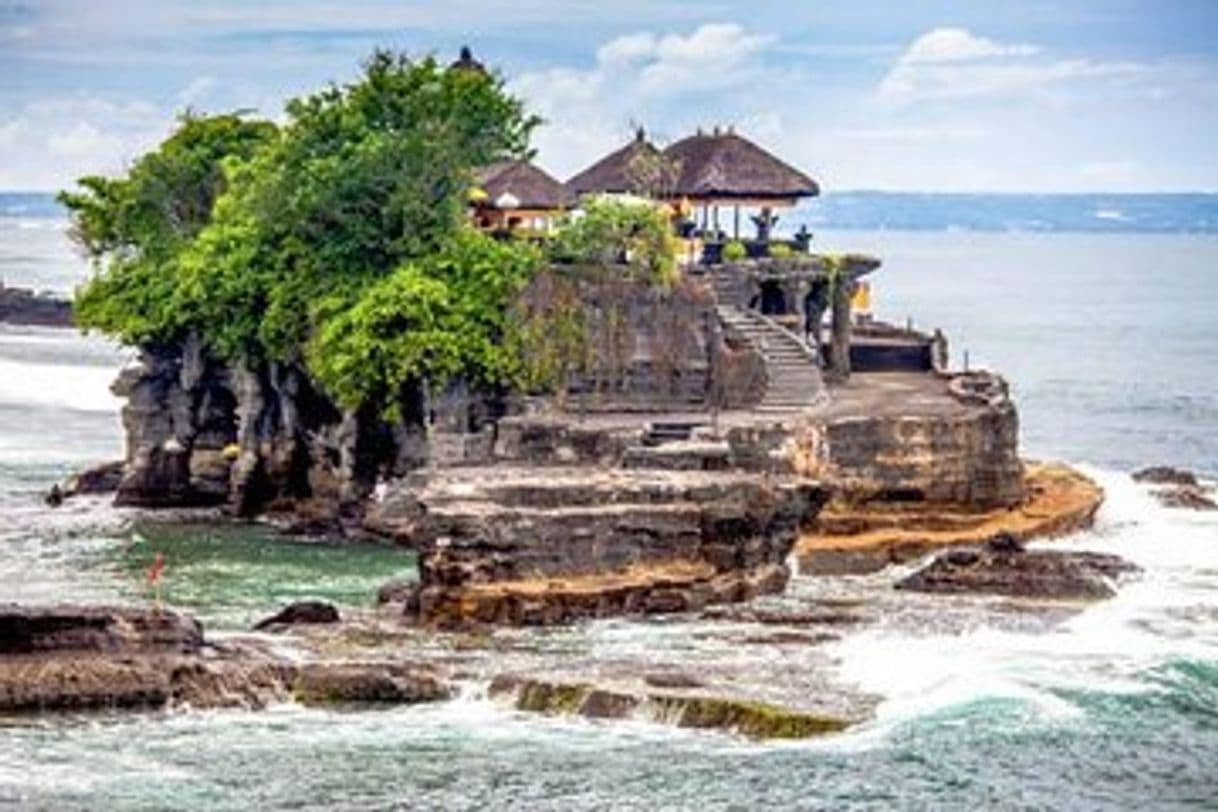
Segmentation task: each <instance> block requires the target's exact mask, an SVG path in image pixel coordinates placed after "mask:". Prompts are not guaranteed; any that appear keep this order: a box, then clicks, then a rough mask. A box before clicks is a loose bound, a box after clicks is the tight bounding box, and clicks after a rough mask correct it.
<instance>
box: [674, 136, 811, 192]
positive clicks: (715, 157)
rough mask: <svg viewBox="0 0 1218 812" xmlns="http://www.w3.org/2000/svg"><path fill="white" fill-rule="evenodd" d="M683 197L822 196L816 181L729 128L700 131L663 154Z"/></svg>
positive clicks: (676, 190) (676, 189)
mask: <svg viewBox="0 0 1218 812" xmlns="http://www.w3.org/2000/svg"><path fill="white" fill-rule="evenodd" d="M664 157H665V158H668V159H669V160H670V161H671V163H672V164H673V165H674V166H676V167H677V168H678V171H679V173H680V174H679V176H678V179H677V183H676V188H675V189H674V193H675V194H677V195H680V196H682V197H699V198H706V197H738V198H769V197H775V198H791V197H812V196H814V195H818V194H820V187H819V186H817V184H816V181H814V180H812V179H811V178H810V177H808V176H807V175H805V174H804V173H802V172H800V171H799V170H798V169H795V168H794V167H792V166H790V165H789V164H787V163H785V162H783V161H781V160H779V159H778V158H776V157H774V156H773V155H771V154H770V153H768V152H766V151H765V150H764V149H762V148H761V147H759V146H757V145H756V144H754V143H753V142H752V141H749V140H748V139H747V138H743V137H741V136H739V135H736V134H735V133H734V132H731V131H730V130H729V131H728V132H725V133H720V132H718V131H716V132H715V133H713V134H710V135H706V134H703V133H701V132H699V133H698V134H697V135H691V136H690V137H688V138H684V139H682V140H680V141H678V142H676V143H675V144H673V145H671V146H670V147H668V148H667V149H665V150H664Z"/></svg>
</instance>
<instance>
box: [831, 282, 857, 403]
mask: <svg viewBox="0 0 1218 812" xmlns="http://www.w3.org/2000/svg"><path fill="white" fill-rule="evenodd" d="M835 287H836V289H835V290H834V291H833V302H832V303H831V305H830V306H831V307H832V315H831V323H830V331H831V333H832V336H831V338H830V343H829V374H828V378H829V380H831V381H833V382H835V383H845V382H846V380H847V379H848V378H849V377H850V334H851V329H852V328H851V320H850V300H851V299H852V298H853V297H854V280H853V279H850V278H849V277H846V276H845V274H843V278H842V279H840V280H839V281H838V284H837V285H836V286H835Z"/></svg>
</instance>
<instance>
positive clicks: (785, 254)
mask: <svg viewBox="0 0 1218 812" xmlns="http://www.w3.org/2000/svg"><path fill="white" fill-rule="evenodd" d="M794 253H795V252H794V251H792V250H791V246H789V245H787V244H786V243H785V242H776V243H773V244H772V245H770V256H771V257H773V258H774V259H789V258H790V257H791V256H792V255H794Z"/></svg>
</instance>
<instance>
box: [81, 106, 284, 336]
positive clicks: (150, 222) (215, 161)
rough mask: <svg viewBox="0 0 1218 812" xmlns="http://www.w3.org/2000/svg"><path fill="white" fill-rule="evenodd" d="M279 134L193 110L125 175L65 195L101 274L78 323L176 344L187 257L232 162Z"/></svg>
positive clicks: (95, 179) (88, 289)
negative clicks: (178, 289)
mask: <svg viewBox="0 0 1218 812" xmlns="http://www.w3.org/2000/svg"><path fill="white" fill-rule="evenodd" d="M275 132H276V131H275V126H274V125H273V124H270V123H268V122H265V121H247V120H245V119H243V118H241V117H240V116H237V115H219V116H210V117H202V116H196V115H193V114H190V113H187V114H185V115H183V116H182V117H181V119H180V123H179V126H178V129H177V130H176V131H175V132H174V133H173V134H172V135H171V136H170V137H169V138H168V139H167V140H166V141H165V142H164V143H163V144H161V145H160V147H158V148H157V149H156V150H155V151H153V152H150V153H148V154H147V155H145V156H144V157H142V158H141V159H140V160H138V161H137V162H136V163H135V165H134V166H132V168H131V170H130V172H128V173H127V175H126V176H125V177H122V178H113V179H111V178H105V177H100V176H89V177H85V178H81V179H80V180H79V181H78V185H79V187H80V189H79V190H78V191H70V192H69V191H65V192H61V193H60V195H59V200H60V202H61V203H63V204H64V205H65V206H66V207H67V208H68V211H69V212H70V214H71V218H72V237H73V239H74V240H75V242H76V243H77V244H78V245H79V246H80V247H81V248H82V249H84V251H85V252H86V253H87V254H88V255H89V256H90V257H91V258H92V259H93V260H94V263H95V264H96V265H97V266H98V267H99V270H100V271H101V272H100V273H98V274H97V275H95V276H94V278H93V279H92V280H90V282H88V283H87V284H86V285H84V286H83V287H82V288H81V289H80V290H79V291H78V292H77V301H76V317H77V321H78V323H80V324H81V325H82V326H83V327H86V328H95V329H98V330H101V331H102V332H105V333H108V334H110V335H113V336H116V337H117V338H119V339H120V340H123V341H125V342H127V343H132V344H135V343H141V342H145V341H153V340H158V339H161V340H164V339H169V338H172V336H173V334H174V332H175V329H176V326H177V318H176V315H175V313H174V311H173V309H172V307H171V301H170V300H171V296H172V293H173V290H174V287H175V284H176V274H177V262H178V258H179V255H180V253H181V251H182V249H183V247H184V246H186V245H187V244H188V243H189V242H190V241H191V240H192V239H193V238H194V237H195V236H196V235H197V234H198V233H199V231H200V230H201V229H202V228H203V227H204V226H205V225H206V224H207V222H208V220H209V218H210V215H211V210H212V205H213V203H214V201H215V200H216V198H217V197H218V196H219V195H220V194H221V192H222V191H223V190H224V188H225V186H226V181H225V172H224V168H223V165H224V163H225V162H226V161H241V160H246V159H248V158H249V157H250V156H252V155H253V154H254V153H255V152H256V151H257V150H259V149H260V148H262V147H263V146H265V145H266V144H267V143H269V142H270V141H271V140H273V139H274V138H275ZM107 260H108V263H107V262H106V261H107ZM103 263H105V264H103Z"/></svg>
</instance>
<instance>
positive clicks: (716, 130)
mask: <svg viewBox="0 0 1218 812" xmlns="http://www.w3.org/2000/svg"><path fill="white" fill-rule="evenodd" d="M714 133H715V137H716V138H718V137H719V125H718V124H716V125H715V130H714Z"/></svg>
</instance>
